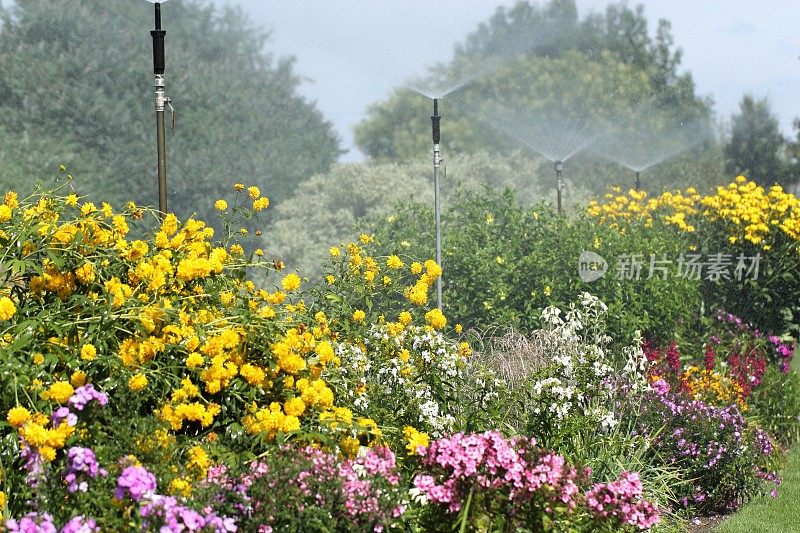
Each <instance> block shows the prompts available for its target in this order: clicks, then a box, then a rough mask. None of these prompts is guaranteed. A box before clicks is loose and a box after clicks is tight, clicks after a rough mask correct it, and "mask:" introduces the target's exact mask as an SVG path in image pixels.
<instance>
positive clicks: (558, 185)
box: [555, 159, 564, 214]
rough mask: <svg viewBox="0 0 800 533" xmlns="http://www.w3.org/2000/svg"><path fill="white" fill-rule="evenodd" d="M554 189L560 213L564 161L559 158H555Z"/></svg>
mask: <svg viewBox="0 0 800 533" xmlns="http://www.w3.org/2000/svg"><path fill="white" fill-rule="evenodd" d="M555 168H556V190H557V191H558V192H557V193H556V194H557V201H558V213H559V214H561V191H562V190H563V189H564V180H562V179H561V172H562V171H563V170H564V162H563V161H561V160H560V159H558V160H556V163H555Z"/></svg>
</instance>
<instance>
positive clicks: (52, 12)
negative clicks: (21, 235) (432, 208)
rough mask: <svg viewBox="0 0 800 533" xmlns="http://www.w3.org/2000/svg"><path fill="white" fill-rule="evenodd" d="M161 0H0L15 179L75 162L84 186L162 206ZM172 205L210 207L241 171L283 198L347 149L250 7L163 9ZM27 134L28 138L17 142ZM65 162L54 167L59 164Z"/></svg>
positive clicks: (2, 138) (0, 113) (196, 4)
mask: <svg viewBox="0 0 800 533" xmlns="http://www.w3.org/2000/svg"><path fill="white" fill-rule="evenodd" d="M152 16H153V11H152V6H149V5H148V4H146V3H144V2H104V1H101V0H47V1H45V0H16V1H15V2H14V4H12V5H11V6H10V7H5V8H3V7H0V18H1V19H2V30H1V31H0V144H2V145H3V146H9V145H13V146H14V147H13V148H11V149H10V150H4V151H3V152H0V159H3V160H4V161H5V160H7V159H11V160H13V161H12V164H11V165H10V166H4V167H3V170H2V172H3V182H4V184H5V185H6V186H8V185H11V186H13V187H17V188H21V189H25V188H30V184H31V183H33V182H34V181H35V179H36V178H38V177H43V176H46V175H47V174H48V173H50V172H52V170H53V168H54V167H53V164H54V162H64V163H67V164H70V165H75V167H74V168H70V171H71V172H72V173H73V174H74V175H75V177H76V180H75V187H76V188H77V189H78V191H79V192H83V193H87V192H95V191H102V193H103V196H104V198H103V199H111V200H113V201H115V202H124V201H127V200H134V201H136V202H139V203H145V204H150V205H152V204H155V203H156V198H157V195H156V179H155V174H156V169H155V167H156V157H155V131H154V130H155V127H154V126H155V124H154V123H155V121H154V120H153V118H154V113H153V89H152V85H153V82H152V51H151V39H150V36H149V35H148V31H149V29H150V28H151V27H152V25H153V21H152ZM163 19H164V20H163V25H164V27H165V28H166V29H167V39H166V46H167V71H166V80H167V94H168V95H170V96H172V98H173V101H174V106H175V107H176V109H177V129H176V130H175V131H174V132H169V131H168V133H167V177H168V183H169V197H170V210H174V211H176V213H178V214H179V216H181V217H183V218H185V217H187V216H189V215H191V214H192V213H193V212H199V213H200V215H201V216H204V217H206V218H207V217H209V216H210V211H211V204H212V203H213V199H214V198H216V197H218V196H220V195H221V193H222V191H224V190H227V189H228V187H229V186H230V185H231V184H232V183H233V182H234V181H242V182H246V183H248V184H256V185H259V186H260V187H261V188H262V190H263V191H264V193H265V194H267V195H269V196H270V197H271V198H272V199H273V201H280V200H281V199H284V198H286V197H288V196H289V195H291V194H292V192H293V191H294V189H295V187H296V186H297V184H298V183H299V182H300V181H302V180H303V179H305V178H307V177H309V176H310V175H312V174H314V173H317V172H323V171H325V170H327V169H328V167H329V166H330V165H331V164H332V163H333V161H335V160H336V158H337V157H338V155H339V154H340V149H339V145H338V140H337V138H336V136H335V134H334V133H333V131H332V126H331V124H330V123H329V122H327V121H325V120H324V118H323V117H322V115H321V114H320V112H319V111H318V110H317V109H316V108H315V106H314V105H313V104H311V103H309V102H307V101H305V100H304V99H303V98H302V97H300V96H298V95H297V86H298V84H299V79H298V77H297V76H296V75H295V74H293V72H292V61H291V60H286V59H285V60H281V61H277V62H275V61H273V58H272V57H271V56H270V55H268V54H267V55H265V54H264V53H263V52H262V50H263V48H264V44H265V42H266V40H267V38H268V35H267V34H265V33H263V32H262V31H261V30H258V29H256V28H255V27H253V26H252V25H251V24H250V23H248V22H247V20H246V19H245V16H244V15H243V13H242V12H241V11H238V10H234V9H231V8H226V9H224V10H222V11H217V10H216V9H215V8H214V7H213V6H211V5H210V4H208V3H207V2H204V1H193V0H185V1H184V0H175V1H173V2H170V3H169V4H166V6H165V8H164V9H163ZM20 140H21V142H20ZM57 164H58V163H56V165H55V166H56V168H57Z"/></svg>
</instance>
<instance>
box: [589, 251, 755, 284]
mask: <svg viewBox="0 0 800 533" xmlns="http://www.w3.org/2000/svg"><path fill="white" fill-rule="evenodd" d="M760 267H761V254H760V253H756V254H755V255H752V256H747V255H745V254H744V253H740V254H739V255H737V256H736V257H734V256H733V255H732V254H729V253H722V252H717V253H708V254H705V255H704V254H699V253H687V254H680V255H679V256H678V257H677V258H675V259H674V260H673V259H670V258H668V257H667V254H660V255H657V254H650V256H649V258H647V257H646V256H645V255H644V254H640V253H636V254H620V255H619V256H618V257H617V262H616V270H615V273H616V279H617V280H618V281H638V280H641V279H652V278H654V277H658V278H661V279H667V277H669V276H670V275H672V276H674V277H679V278H682V279H688V280H698V281H699V280H706V281H712V282H716V281H731V280H736V281H742V280H744V279H753V280H757V279H758V274H759V270H760ZM608 270H609V267H608V261H606V260H605V259H604V258H603V257H602V256H601V255H599V254H597V253H595V252H588V251H584V252H582V253H581V255H580V258H579V259H578V276H579V277H580V279H581V281H583V282H584V283H591V282H592V281H596V280H598V279H600V278H602V277H603V276H605V274H606V273H607V272H608Z"/></svg>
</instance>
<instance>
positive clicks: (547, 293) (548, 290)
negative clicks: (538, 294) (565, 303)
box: [542, 285, 553, 298]
mask: <svg viewBox="0 0 800 533" xmlns="http://www.w3.org/2000/svg"><path fill="white" fill-rule="evenodd" d="M542 292H543V293H544V295H545V296H547V297H548V298H549V297H550V295H551V294H553V289H551V288H550V285H545V287H544V290H543V291H542Z"/></svg>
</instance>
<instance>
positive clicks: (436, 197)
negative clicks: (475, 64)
mask: <svg viewBox="0 0 800 533" xmlns="http://www.w3.org/2000/svg"><path fill="white" fill-rule="evenodd" d="M441 119H442V117H441V116H439V99H438V98H434V99H433V116H432V117H431V129H432V132H433V213H434V218H435V220H436V222H435V224H436V264H437V265H439V266H442V220H441V208H442V200H441V197H440V194H439V167H440V166H441V164H442V159H441V157H439V140H440V138H441V134H440V133H441V132H440V129H439V123H440V122H441ZM436 307H437V308H438V309H439V311H441V310H442V276H439V277H438V278H436Z"/></svg>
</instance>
